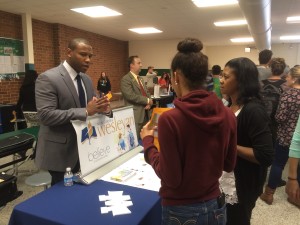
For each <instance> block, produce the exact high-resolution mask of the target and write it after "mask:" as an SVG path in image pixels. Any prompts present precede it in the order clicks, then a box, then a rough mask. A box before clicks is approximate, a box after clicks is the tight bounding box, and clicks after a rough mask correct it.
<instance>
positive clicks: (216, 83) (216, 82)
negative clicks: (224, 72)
mask: <svg viewBox="0 0 300 225" xmlns="http://www.w3.org/2000/svg"><path fill="white" fill-rule="evenodd" d="M211 73H212V76H213V83H214V87H213V92H215V94H216V95H217V96H218V98H219V99H222V98H223V96H222V93H221V90H220V74H221V67H220V66H219V65H214V66H213V67H212V69H211Z"/></svg>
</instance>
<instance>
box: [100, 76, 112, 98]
mask: <svg viewBox="0 0 300 225" xmlns="http://www.w3.org/2000/svg"><path fill="white" fill-rule="evenodd" d="M97 90H98V92H99V95H100V97H101V96H102V95H106V94H107V93H108V92H110V91H111V85H110V81H109V79H108V77H107V76H106V73H105V72H101V76H100V78H99V80H98V84H97Z"/></svg>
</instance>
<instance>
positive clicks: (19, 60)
mask: <svg viewBox="0 0 300 225" xmlns="http://www.w3.org/2000/svg"><path fill="white" fill-rule="evenodd" d="M24 59H25V58H24V48H23V41H22V40H16V39H11V38H3V37H0V81H1V80H13V79H18V78H19V76H20V75H21V76H22V75H24V73H25V62H24Z"/></svg>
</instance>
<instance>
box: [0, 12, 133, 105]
mask: <svg viewBox="0 0 300 225" xmlns="http://www.w3.org/2000/svg"><path fill="white" fill-rule="evenodd" d="M32 32H33V49H34V61H35V62H34V64H35V69H36V71H37V72H38V73H39V74H40V73H42V72H44V71H45V70H48V69H50V68H52V67H54V66H57V65H59V64H60V62H62V61H63V60H64V59H65V52H66V48H67V45H68V42H69V40H71V39H72V38H75V37H81V38H86V39H87V40H89V41H90V43H91V44H92V47H93V53H94V56H93V59H92V65H91V66H90V68H89V70H88V72H87V74H89V75H90V77H91V78H92V80H93V84H94V88H95V89H96V86H97V81H98V78H99V75H100V73H101V71H105V72H106V74H107V75H108V76H109V78H110V80H111V84H112V92H119V91H120V79H121V77H122V76H123V75H124V74H125V73H127V72H128V68H127V65H126V61H127V58H128V54H129V53H128V42H125V41H119V40H116V39H113V38H109V37H105V36H102V35H98V34H94V33H91V32H87V31H82V30H79V29H76V28H73V27H68V26H65V25H62V24H50V23H46V22H43V21H39V20H35V19H33V20H32ZM0 37H6V38H15V39H23V38H22V18H21V16H20V15H15V14H11V13H7V12H3V11H0ZM21 84H22V79H20V80H13V81H2V82H0V104H1V103H5V104H8V103H11V104H15V103H16V102H17V100H18V92H19V88H20V86H21Z"/></svg>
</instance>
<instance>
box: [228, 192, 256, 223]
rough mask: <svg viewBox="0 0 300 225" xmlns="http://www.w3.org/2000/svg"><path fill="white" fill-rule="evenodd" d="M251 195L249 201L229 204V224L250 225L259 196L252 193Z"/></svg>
mask: <svg viewBox="0 0 300 225" xmlns="http://www.w3.org/2000/svg"><path fill="white" fill-rule="evenodd" d="M249 195H250V196H248V197H247V202H239V203H237V204H234V205H230V204H227V225H250V220H251V215H252V210H253V208H254V207H255V202H256V200H257V199H258V196H254V195H253V194H250V193H249ZM239 201H240V200H239Z"/></svg>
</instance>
